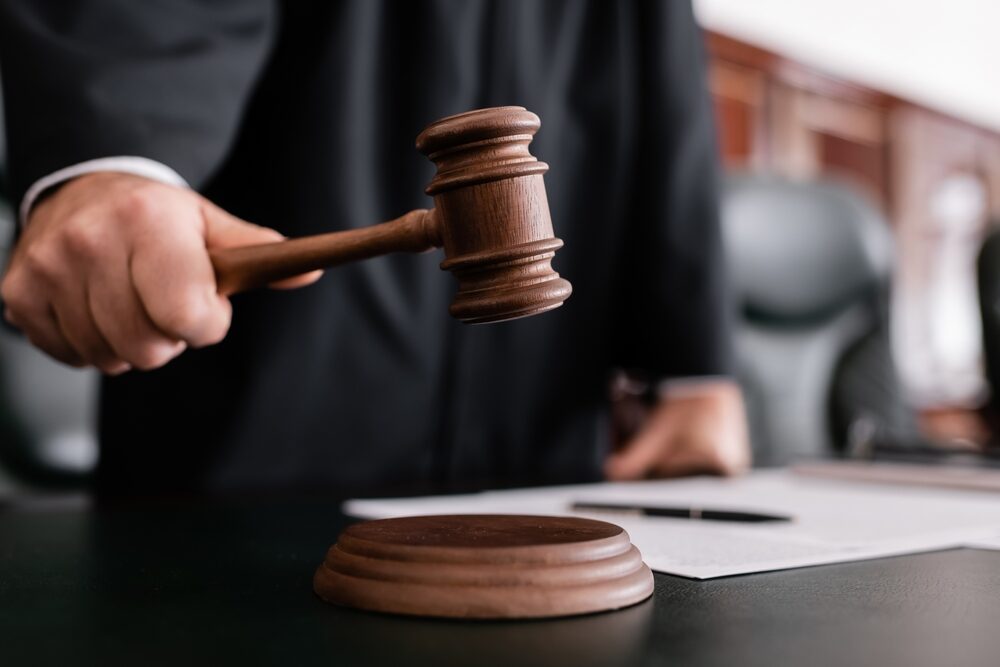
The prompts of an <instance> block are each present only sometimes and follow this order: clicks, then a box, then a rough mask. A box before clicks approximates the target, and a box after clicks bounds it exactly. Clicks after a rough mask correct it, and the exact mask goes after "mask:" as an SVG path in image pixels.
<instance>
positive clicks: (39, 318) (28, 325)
mask: <svg viewBox="0 0 1000 667" xmlns="http://www.w3.org/2000/svg"><path fill="white" fill-rule="evenodd" d="M21 312H22V313H23V315H22V316H18V315H15V313H14V311H13V310H11V309H10V308H9V307H8V308H5V309H4V319H6V320H7V321H8V322H10V323H11V324H12V325H13V326H15V327H17V328H18V329H20V330H21V331H23V332H24V335H25V336H26V337H27V339H28V341H29V342H30V343H31V344H32V345H34V346H35V347H37V348H39V349H40V350H42V351H43V352H45V353H46V354H48V355H49V356H51V357H53V358H54V359H56V360H57V361H61V362H62V363H64V364H67V365H69V366H74V367H76V368H82V367H83V366H86V365H87V363H86V362H85V361H84V360H83V359H82V358H81V357H80V355H78V354H77V353H76V351H75V350H74V349H73V347H72V346H71V345H70V344H69V343H68V342H67V341H66V339H65V338H64V337H63V335H62V331H61V330H60V328H59V324H58V322H56V319H55V313H53V312H52V311H51V310H50V309H49V308H48V306H47V304H46V306H45V307H44V308H43V309H42V310H41V312H38V313H30V314H29V313H25V312H24V311H21Z"/></svg>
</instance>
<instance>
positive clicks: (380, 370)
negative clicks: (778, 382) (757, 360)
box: [0, 0, 730, 494]
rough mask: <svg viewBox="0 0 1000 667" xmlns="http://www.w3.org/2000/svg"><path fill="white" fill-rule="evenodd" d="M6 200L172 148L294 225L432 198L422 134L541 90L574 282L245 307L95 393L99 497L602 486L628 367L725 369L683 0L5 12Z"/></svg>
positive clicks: (441, 285)
mask: <svg viewBox="0 0 1000 667" xmlns="http://www.w3.org/2000/svg"><path fill="white" fill-rule="evenodd" d="M0 63H2V68H3V69H2V75H3V84H4V91H5V104H6V110H7V123H8V135H9V153H10V155H9V157H10V174H11V177H12V183H13V191H14V192H13V194H14V196H15V198H17V199H19V198H20V197H21V196H22V195H23V194H24V192H25V190H26V189H27V188H28V186H29V185H30V184H31V183H32V182H34V181H35V180H37V179H39V178H41V177H42V176H45V175H46V174H48V173H51V172H53V171H55V170H57V169H59V168H61V167H65V166H67V165H70V164H74V163H77V162H81V161H84V160H88V159H92V158H97V157H105V156H114V155H138V156H145V157H148V158H151V159H154V160H158V161H160V162H163V163H165V164H167V165H169V166H170V167H172V168H174V169H175V170H176V171H178V172H179V173H180V174H181V175H182V176H184V177H185V178H186V179H187V180H188V182H189V183H190V184H191V185H192V187H194V188H196V189H197V190H199V191H200V192H202V193H203V194H204V195H205V196H207V197H208V198H210V199H211V200H213V201H215V202H216V203H218V204H219V205H221V206H222V207H224V208H226V209H228V210H229V211H231V212H233V213H234V214H236V215H239V216H241V217H243V218H246V219H248V220H251V221H253V222H256V223H259V224H262V225H267V226H271V227H274V228H276V229H278V230H280V231H281V232H283V233H284V234H286V235H289V236H299V235H304V234H315V233H319V232H325V231H330V230H336V229H346V228H356V227H361V226H365V225H369V224H372V223H375V222H379V221H382V220H386V219H389V218H392V217H395V216H398V215H400V214H402V213H403V212H405V211H407V210H409V209H411V208H416V207H426V206H429V205H430V200H429V198H428V197H426V195H424V193H423V189H424V187H425V186H426V184H427V183H428V181H429V179H430V178H431V176H432V175H433V173H434V168H433V165H432V164H431V163H430V162H428V161H427V159H426V158H425V157H424V156H422V155H420V154H419V153H418V152H417V151H416V150H415V149H414V138H415V137H416V135H417V134H418V133H419V132H420V130H421V129H422V128H423V127H424V126H425V125H426V124H427V123H429V122H431V121H433V120H435V119H437V118H440V117H443V116H446V115H450V114H454V113H458V112H461V111H465V110H468V109H473V108H478V107H487V106H498V105H522V106H525V107H527V108H528V109H530V110H532V111H534V112H535V113H537V114H538V115H539V116H540V117H541V119H542V128H541V130H540V131H539V133H538V135H537V137H536V139H535V141H534V143H533V144H532V146H531V150H532V152H533V153H534V154H535V155H536V156H537V157H538V158H539V159H540V160H542V161H545V162H547V163H548V164H549V165H550V171H549V173H548V174H547V175H546V177H545V179H546V184H547V190H548V195H549V201H550V206H551V211H552V218H553V224H554V227H555V231H556V235H557V236H559V237H561V238H562V239H564V240H565V243H566V245H565V248H564V249H563V250H560V251H559V253H558V255H557V256H556V260H555V263H554V266H555V268H556V270H558V271H559V272H560V273H561V274H562V275H563V276H565V277H566V278H568V279H569V280H570V281H571V282H572V283H573V287H574V293H573V296H572V297H571V298H570V300H569V301H568V302H567V303H566V304H565V305H564V306H563V307H562V308H560V309H558V310H556V311H553V312H551V313H548V314H545V315H541V316H537V317H532V318H528V319H525V320H519V321H515V322H511V323H504V324H496V325H488V326H466V325H461V324H459V323H457V322H455V321H453V320H451V319H450V317H449V315H448V312H447V310H448V308H447V307H448V304H449V302H450V300H451V297H452V294H453V292H454V289H455V283H454V278H452V276H451V275H449V274H447V273H445V272H442V271H441V270H439V268H438V264H439V263H440V261H441V259H442V258H441V255H440V253H430V254H425V255H420V256H403V255H398V256H389V257H383V258H378V259H374V260H369V261H366V262H362V263H358V264H355V265H352V266H345V267H341V268H335V269H332V270H330V271H328V272H327V274H326V275H325V276H324V277H323V279H322V280H321V281H320V282H319V283H318V284H316V285H314V286H312V287H308V288H306V289H302V290H299V291H296V292H271V291H260V292H256V293H251V294H246V295H241V296H237V297H235V298H234V299H233V303H234V319H233V324H232V329H231V331H230V332H229V335H228V337H227V338H226V340H225V341H224V342H223V343H221V344H219V345H216V346H214V347H211V348H208V349H202V350H194V351H188V352H186V353H184V354H183V355H182V356H181V357H180V358H179V359H177V360H175V361H173V362H171V363H170V364H169V365H167V366H166V367H165V368H162V369H160V370H157V371H153V372H147V373H141V372H131V373H128V374H126V375H124V376H122V377H118V378H113V379H110V378H109V379H105V380H104V383H103V391H102V400H101V414H100V437H101V456H100V464H99V471H98V475H97V484H98V489H99V490H100V491H104V492H108V493H155V494H160V493H173V492H241V491H253V490H260V489H279V488H285V487H295V488H298V489H305V488H313V487H315V488H321V489H325V490H330V491H335V492H344V493H353V492H365V491H371V492H375V491H378V490H382V489H384V488H386V487H387V486H391V485H395V484H402V483H408V482H421V481H433V482H438V483H441V482H448V481H463V482H471V481H485V480H488V481H490V482H492V483H504V482H514V481H522V482H523V481H567V480H586V479H593V478H596V477H598V476H599V474H600V465H601V462H602V460H603V458H604V456H605V454H606V452H607V446H608V444H607V443H608V431H609V429H608V424H607V419H606V416H607V409H608V400H607V386H608V377H609V374H610V373H611V372H612V369H614V368H630V369H637V370H640V371H642V372H645V373H647V374H649V375H650V376H652V377H668V376H691V375H705V374H711V375H716V374H724V373H727V372H729V370H730V367H729V365H730V354H729V347H728V334H727V324H726V320H727V313H726V310H727V308H726V299H725V289H724V277H723V273H722V271H721V267H720V248H719V238H718V223H717V201H716V182H715V176H716V173H715V172H716V166H715V144H714V138H713V118H712V112H711V107H710V104H709V101H708V97H707V95H706V91H705V82H704V59H703V45H702V36H701V33H700V31H699V30H698V29H697V27H696V26H695V23H694V19H693V16H692V11H691V7H690V6H689V5H688V4H687V3H686V2H680V1H678V0H661V1H660V2H625V1H622V2H607V1H604V0H595V1H593V2H586V1H583V0H569V1H563V2H558V1H545V2H541V1H537V0H525V1H512V0H499V1H496V2H488V1H475V0H456V1H454V2H448V1H445V0H436V1H435V0H428V1H414V0H406V1H402V0H401V1H399V2H388V1H386V2H380V1H375V0H355V1H343V2H334V1H330V0H316V1H315V2H307V1H305V0H288V1H287V2H272V1H266V0H255V1H250V0H200V1H199V0H162V1H158V2H152V1H149V2H145V1H144V2H135V1H133V0H114V1H112V0H106V1H103V2H99V1H98V0H90V1H82V2H73V3H67V2H65V1H64V0H4V1H3V2H2V3H0Z"/></svg>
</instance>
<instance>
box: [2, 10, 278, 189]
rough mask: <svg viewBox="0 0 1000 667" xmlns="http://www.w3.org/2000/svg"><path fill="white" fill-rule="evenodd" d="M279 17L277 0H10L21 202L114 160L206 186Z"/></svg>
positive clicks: (5, 71) (8, 79) (15, 176)
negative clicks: (160, 168)
mask: <svg viewBox="0 0 1000 667" xmlns="http://www.w3.org/2000/svg"><path fill="white" fill-rule="evenodd" d="M276 13H277V10H276V8H275V7H274V6H273V4H272V2H271V0H87V1H83V0H79V1H73V2H66V0H0V68H2V77H0V78H2V80H3V87H4V96H3V97H4V104H5V107H6V117H7V118H6V123H7V135H8V158H9V163H10V177H11V183H10V185H11V194H12V195H13V200H14V201H15V202H17V201H20V199H21V198H22V197H23V195H24V192H25V190H27V188H28V187H29V186H30V185H31V184H32V183H33V182H35V181H36V180H38V179H39V178H41V177H43V176H45V175H47V174H49V173H52V172H53V171H56V170H58V169H60V168H62V167H65V166H68V165H71V164H75V163H78V162H82V161H84V160H89V159H93V158H99V157H108V156H114V155H138V156H142V157H147V158H150V159H153V160H158V161H160V162H162V163H164V164H166V165H168V166H170V167H172V168H173V169H175V170H176V171H177V172H179V173H180V174H181V176H183V177H184V178H185V179H187V181H188V182H189V183H191V184H192V186H194V187H196V188H198V187H200V186H202V185H203V184H204V183H205V181H206V180H207V179H208V178H209V177H210V176H211V175H212V173H213V171H214V170H215V169H216V168H217V167H218V166H219V165H220V164H221V162H222V161H223V159H224V158H225V155H226V152H227V151H228V149H229V147H230V144H231V143H232V141H233V139H234V136H235V134H236V131H237V129H238V125H239V122H240V117H241V112H242V109H243V106H244V104H245V102H246V99H247V97H248V96H249V94H250V93H251V91H252V88H253V85H254V83H255V81H256V78H257V75H258V73H259V72H260V70H261V69H262V67H263V63H264V61H265V59H266V57H267V55H268V52H269V50H270V47H271V43H272V41H273V35H274V32H275V29H276V25H275V23H276V20H277V17H276Z"/></svg>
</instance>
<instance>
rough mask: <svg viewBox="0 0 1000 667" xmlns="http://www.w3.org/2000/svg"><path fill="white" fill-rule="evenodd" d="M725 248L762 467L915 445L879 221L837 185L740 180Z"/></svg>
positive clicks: (729, 190)
mask: <svg viewBox="0 0 1000 667" xmlns="http://www.w3.org/2000/svg"><path fill="white" fill-rule="evenodd" d="M723 238H724V242H725V246H726V256H727V260H728V266H729V271H730V275H731V278H732V280H733V283H734V286H735V295H736V301H737V304H736V305H737V307H738V310H739V314H738V317H737V327H736V348H737V359H738V364H739V366H738V372H739V376H740V381H741V383H742V384H743V387H744V391H745V392H746V396H747V407H748V413H749V417H750V427H751V437H752V439H753V444H754V454H755V461H756V463H757V464H758V465H779V464H785V463H788V462H789V461H792V460H794V459H796V458H815V457H820V456H828V455H831V454H835V453H837V452H842V451H843V450H844V449H845V448H846V447H847V445H848V444H849V443H852V442H853V443H854V444H859V443H861V442H862V441H863V442H865V443H867V442H868V441H871V440H873V439H878V440H885V441H892V442H894V443H896V442H900V441H905V440H908V439H910V438H911V437H915V436H916V433H917V431H916V426H915V420H914V418H913V415H912V414H911V413H910V411H909V410H908V409H907V407H906V406H905V404H904V401H903V399H902V396H901V391H900V387H899V382H898V379H897V375H896V371H895V368H894V365H893V362H892V357H891V354H890V350H889V335H888V307H887V301H888V288H889V279H890V274H891V269H892V259H893V248H892V239H891V235H890V231H889V228H888V226H887V224H886V222H885V221H884V220H883V219H882V217H881V215H880V214H879V213H878V212H877V211H876V210H875V209H874V208H873V207H872V206H871V205H869V204H868V203H867V202H866V201H864V200H863V199H862V198H860V197H859V196H858V195H857V194H856V193H855V192H853V191H851V190H849V189H848V188H846V187H844V186H842V185H838V184H836V183H830V182H792V181H788V180H784V179H781V178H777V177H770V176H759V175H743V176H733V177H731V178H730V179H729V180H728V181H727V183H726V187H725V195H724V203H723Z"/></svg>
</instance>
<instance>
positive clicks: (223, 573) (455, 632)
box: [0, 504, 1000, 667]
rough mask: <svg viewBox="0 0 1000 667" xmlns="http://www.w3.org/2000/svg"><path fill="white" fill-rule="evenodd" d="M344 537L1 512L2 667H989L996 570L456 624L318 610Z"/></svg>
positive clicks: (920, 564)
mask: <svg viewBox="0 0 1000 667" xmlns="http://www.w3.org/2000/svg"><path fill="white" fill-rule="evenodd" d="M345 524H346V520H345V519H344V517H343V516H342V515H340V514H339V512H338V511H337V509H336V506H335V505H332V504H329V505H321V504H314V505H290V504H283V505H280V506H269V507H264V508H261V507H240V508H234V507H229V508H220V507H211V508H197V507H188V508H185V509H180V508H174V509H169V510H168V509H162V508H161V509H157V510H143V511H139V510H114V511H109V510H100V511H96V510H84V509H77V510H71V509H69V510H68V509H63V510H52V509H49V510H46V511H38V510H33V511H25V510H17V509H13V508H9V507H8V508H0V664H2V665H5V666H11V667H13V666H15V665H75V664H100V665H182V666H183V665H201V664H214V665H218V664H232V663H236V662H239V663H242V664H245V665H256V664H274V665H296V666H298V665H435V666H446V665H504V666H506V665H574V666H587V665H622V666H627V665H654V664H656V665H665V664H678V665H801V664H808V665H810V666H816V665H907V666H910V665H998V664H1000V552H988V551H976V550H970V549H964V550H954V551H943V552H937V553H930V554H923V555H916V556H907V557H902V558H888V559H882V560H875V561H868V562H862V563H850V564H844V565H835V566H825V567H814V568H808V569H801V570H793V571H788V572H775V573H769V574H759V575H751V576H742V577H733V578H728V579H719V580H714V581H707V582H696V581H690V580H686V579H680V578H676V577H670V576H665V575H657V576H656V594H655V596H654V598H653V599H652V600H649V601H647V602H645V603H643V604H641V605H638V606H636V607H633V608H630V609H627V610H624V611H620V612H615V613H608V614H599V615H593V616H587V617H581V618H574V619H562V620H553V621H534V622H521V623H515V622H503V623H497V622H492V623H488V622H453V621H434V620H424V619H409V618H402V617H391V616H380V615H377V614H369V613H363V612H355V611H350V610H345V609H339V608H335V607H332V606H328V605H326V604H324V603H323V602H321V601H320V600H319V599H317V598H316V597H314V596H313V594H312V589H311V578H312V573H313V569H314V568H315V566H316V565H317V564H318V563H319V562H320V559H321V558H322V556H323V553H324V551H325V549H326V547H327V546H328V544H329V543H330V542H331V541H333V540H334V538H335V537H336V536H337V534H338V532H339V531H340V529H341V528H342V527H343V526H344V525H345Z"/></svg>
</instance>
